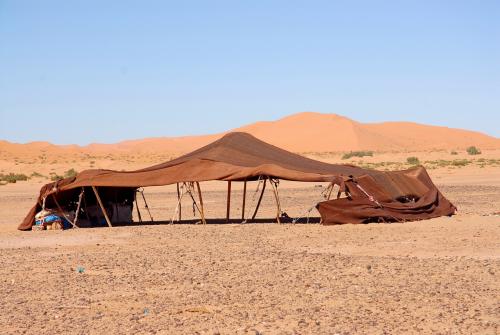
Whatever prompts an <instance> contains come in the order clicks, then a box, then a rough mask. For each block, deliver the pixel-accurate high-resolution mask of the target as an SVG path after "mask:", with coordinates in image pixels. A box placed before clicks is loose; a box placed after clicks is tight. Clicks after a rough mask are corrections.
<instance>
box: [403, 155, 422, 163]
mask: <svg viewBox="0 0 500 335" xmlns="http://www.w3.org/2000/svg"><path fill="white" fill-rule="evenodd" d="M406 163H408V164H410V165H419V164H420V160H419V159H418V157H415V156H411V157H408V158H407V159H406Z"/></svg>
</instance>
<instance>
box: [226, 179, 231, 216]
mask: <svg viewBox="0 0 500 335" xmlns="http://www.w3.org/2000/svg"><path fill="white" fill-rule="evenodd" d="M230 211H231V181H228V182H227V208H226V222H228V223H229V214H230Z"/></svg>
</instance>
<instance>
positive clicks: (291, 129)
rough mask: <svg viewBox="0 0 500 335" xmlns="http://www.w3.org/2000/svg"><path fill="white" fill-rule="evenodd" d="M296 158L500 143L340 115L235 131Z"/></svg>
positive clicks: (31, 150)
mask: <svg viewBox="0 0 500 335" xmlns="http://www.w3.org/2000/svg"><path fill="white" fill-rule="evenodd" d="M233 131H244V132H248V133H250V134H253V135H254V136H256V137H257V138H260V139H262V140H264V141H266V142H269V143H272V144H274V145H277V146H279V147H282V148H285V149H288V150H290V151H294V152H332V151H350V150H374V151H398V152H403V151H427V150H452V149H465V148H466V147H468V146H471V145H475V146H477V147H479V148H481V149H499V148H500V139H498V138H495V137H492V136H488V135H485V134H482V133H479V132H474V131H468V130H462V129H453V128H447V127H437V126H428V125H422V124H417V123H411V122H383V123H360V122H356V121H354V120H351V119H349V118H346V117H343V116H340V115H336V114H321V113H313V112H304V113H298V114H294V115H291V116H288V117H285V118H282V119H280V120H277V121H266V122H256V123H254V124H251V125H247V126H243V127H241V128H237V129H234V130H233ZM223 134H224V133H221V134H214V135H203V136H187V137H161V138H146V139H141V140H129V141H123V142H119V143H116V144H98V143H95V144H90V145H87V146H83V147H82V146H77V145H65V146H59V145H54V144H51V143H48V142H31V143H26V144H17V143H10V142H7V141H0V154H11V155H18V156H23V155H36V156H39V155H43V154H47V155H53V154H68V153H71V154H82V155H94V154H106V153H111V152H113V153H123V154H139V153H155V154H164V155H178V154H180V153H184V152H187V151H190V150H193V149H196V148H198V147H200V146H202V145H205V144H207V143H209V142H211V141H214V140H216V139H217V138H220V137H221V136H222V135H223Z"/></svg>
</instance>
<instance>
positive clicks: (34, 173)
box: [31, 171, 45, 178]
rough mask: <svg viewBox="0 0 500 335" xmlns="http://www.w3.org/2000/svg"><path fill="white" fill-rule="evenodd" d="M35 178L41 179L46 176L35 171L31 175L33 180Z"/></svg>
mask: <svg viewBox="0 0 500 335" xmlns="http://www.w3.org/2000/svg"><path fill="white" fill-rule="evenodd" d="M33 177H37V178H41V177H45V176H44V175H43V174H41V173H39V172H36V171H35V172H33V173H32V174H31V178H33Z"/></svg>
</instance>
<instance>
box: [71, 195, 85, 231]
mask: <svg viewBox="0 0 500 335" xmlns="http://www.w3.org/2000/svg"><path fill="white" fill-rule="evenodd" d="M84 192H85V189H84V188H83V187H82V191H81V192H80V195H79V196H78V205H77V206H76V212H75V222H73V227H76V228H78V226H77V225H76V223H77V222H78V214H79V213H80V208H81V206H82V199H83V193H84Z"/></svg>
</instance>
